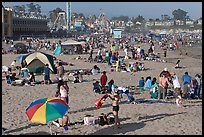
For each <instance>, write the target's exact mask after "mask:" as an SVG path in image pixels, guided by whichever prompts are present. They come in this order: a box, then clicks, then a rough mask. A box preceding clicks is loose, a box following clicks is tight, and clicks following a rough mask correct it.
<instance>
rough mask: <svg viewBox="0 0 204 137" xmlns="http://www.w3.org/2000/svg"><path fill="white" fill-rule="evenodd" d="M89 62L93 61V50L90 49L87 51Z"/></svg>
mask: <svg viewBox="0 0 204 137" xmlns="http://www.w3.org/2000/svg"><path fill="white" fill-rule="evenodd" d="M88 60H89V61H90V62H92V61H93V49H92V48H91V49H90V50H89V59H88Z"/></svg>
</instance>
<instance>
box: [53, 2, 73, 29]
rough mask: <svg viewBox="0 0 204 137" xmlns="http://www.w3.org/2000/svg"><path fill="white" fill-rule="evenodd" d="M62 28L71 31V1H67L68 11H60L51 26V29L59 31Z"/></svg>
mask: <svg viewBox="0 0 204 137" xmlns="http://www.w3.org/2000/svg"><path fill="white" fill-rule="evenodd" d="M66 15H67V17H66ZM60 29H62V30H67V31H68V33H69V32H70V31H71V2H66V11H65V12H59V13H58V16H57V18H56V20H55V21H54V23H53V25H52V27H51V31H58V30H60Z"/></svg>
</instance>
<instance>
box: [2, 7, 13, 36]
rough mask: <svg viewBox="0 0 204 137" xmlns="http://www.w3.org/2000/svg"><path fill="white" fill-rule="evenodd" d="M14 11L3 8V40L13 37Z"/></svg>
mask: <svg viewBox="0 0 204 137" xmlns="http://www.w3.org/2000/svg"><path fill="white" fill-rule="evenodd" d="M12 20H13V18H12V9H11V8H5V7H3V6H2V39H4V38H11V37H12V36H13V31H12V30H13V25H12Z"/></svg>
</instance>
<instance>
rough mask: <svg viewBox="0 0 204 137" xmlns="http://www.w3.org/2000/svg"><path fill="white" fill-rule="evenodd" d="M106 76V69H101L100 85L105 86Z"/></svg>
mask: <svg viewBox="0 0 204 137" xmlns="http://www.w3.org/2000/svg"><path fill="white" fill-rule="evenodd" d="M107 80H108V78H107V76H106V71H103V74H102V76H101V79H100V82H101V86H102V87H105V86H106V82H107Z"/></svg>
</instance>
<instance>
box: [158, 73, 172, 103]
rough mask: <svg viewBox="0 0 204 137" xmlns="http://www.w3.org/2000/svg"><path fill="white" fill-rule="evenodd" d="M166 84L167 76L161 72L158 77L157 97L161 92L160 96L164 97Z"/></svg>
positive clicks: (159, 97)
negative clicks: (160, 75)
mask: <svg viewBox="0 0 204 137" xmlns="http://www.w3.org/2000/svg"><path fill="white" fill-rule="evenodd" d="M167 84H168V85H170V82H169V80H168V78H167V77H166V76H165V75H164V74H162V77H160V78H159V89H158V99H161V94H162V98H163V99H165V97H166V95H167V87H168V86H167Z"/></svg>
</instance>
